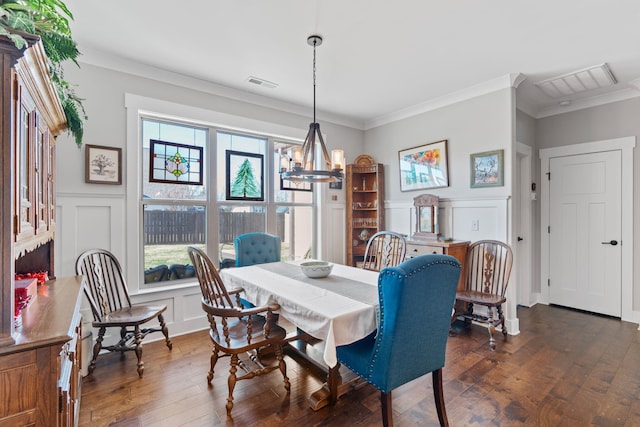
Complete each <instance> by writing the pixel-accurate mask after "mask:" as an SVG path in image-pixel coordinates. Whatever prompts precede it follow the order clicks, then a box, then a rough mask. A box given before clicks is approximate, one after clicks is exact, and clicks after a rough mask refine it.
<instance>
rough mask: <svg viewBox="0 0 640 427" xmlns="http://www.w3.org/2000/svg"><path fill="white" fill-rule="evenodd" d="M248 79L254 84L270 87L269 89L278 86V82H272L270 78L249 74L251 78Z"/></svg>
mask: <svg viewBox="0 0 640 427" xmlns="http://www.w3.org/2000/svg"><path fill="white" fill-rule="evenodd" d="M247 81H248V82H249V83H252V84H254V85H258V86H262V87H268V88H269V89H274V88H276V87H278V84H277V83H273V82H270V81H269V80H265V79H261V78H260V77H253V76H249V78H247Z"/></svg>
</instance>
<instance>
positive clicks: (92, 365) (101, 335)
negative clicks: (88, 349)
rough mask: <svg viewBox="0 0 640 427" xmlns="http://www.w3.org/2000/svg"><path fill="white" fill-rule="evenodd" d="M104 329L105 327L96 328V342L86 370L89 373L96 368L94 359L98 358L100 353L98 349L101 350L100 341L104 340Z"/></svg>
mask: <svg viewBox="0 0 640 427" xmlns="http://www.w3.org/2000/svg"><path fill="white" fill-rule="evenodd" d="M106 330H107V328H100V329H99V330H98V337H97V338H96V343H95V344H94V345H93V357H92V358H91V362H90V363H89V369H88V371H87V372H88V373H89V374H91V373H92V372H93V370H94V369H96V359H97V358H98V354H100V350H102V341H103V340H104V333H105V332H106Z"/></svg>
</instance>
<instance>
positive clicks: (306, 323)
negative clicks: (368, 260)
mask: <svg viewBox="0 0 640 427" xmlns="http://www.w3.org/2000/svg"><path fill="white" fill-rule="evenodd" d="M300 262H302V261H291V262H288V263H283V262H281V263H270V264H259V265H252V266H248V267H239V268H226V269H223V270H221V271H220V274H221V276H222V280H224V283H225V285H226V286H227V288H228V289H233V288H243V289H244V291H245V296H246V299H247V300H248V301H251V302H253V303H254V304H256V305H258V306H261V305H266V304H270V303H274V302H275V303H277V304H279V305H280V311H279V313H280V315H281V316H283V317H285V318H286V319H287V320H289V321H290V322H291V323H293V324H294V325H296V326H297V327H298V328H300V329H302V330H303V331H305V332H306V333H308V334H309V335H312V336H314V337H316V338H319V339H321V340H324V341H325V349H324V355H323V358H324V361H325V362H326V364H327V365H328V366H329V367H333V366H335V365H336V363H337V358H336V346H339V345H345V344H350V343H352V342H355V341H358V340H359V339H362V338H364V337H366V336H367V335H369V334H370V333H371V332H373V331H375V330H376V321H377V315H376V313H377V309H378V287H377V286H378V273H377V272H375V271H368V270H363V269H360V268H355V267H348V266H344V265H339V264H335V265H334V266H333V271H332V272H331V275H330V276H329V277H326V278H323V279H309V278H307V277H306V276H305V275H304V274H303V273H302V271H301V270H300V269H299V268H298V267H297V264H299V263H300ZM349 286H351V288H348V287H349ZM332 288H335V289H333V290H332Z"/></svg>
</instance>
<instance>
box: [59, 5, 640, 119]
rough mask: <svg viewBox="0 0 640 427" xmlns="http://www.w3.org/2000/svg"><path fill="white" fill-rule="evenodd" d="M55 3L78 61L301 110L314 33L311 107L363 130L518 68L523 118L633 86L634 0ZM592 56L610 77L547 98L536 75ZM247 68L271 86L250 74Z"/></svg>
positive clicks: (628, 91) (306, 99) (638, 10)
mask: <svg viewBox="0 0 640 427" xmlns="http://www.w3.org/2000/svg"><path fill="white" fill-rule="evenodd" d="M65 3H66V5H67V6H68V7H69V9H70V10H71V11H72V13H73V14H74V18H75V19H74V21H73V22H72V23H71V29H72V32H73V36H74V38H75V39H76V40H77V42H78V45H79V48H80V51H81V52H82V53H83V56H82V57H81V58H80V62H81V63H82V62H86V63H95V64H100V65H103V66H108V67H110V66H113V67H114V68H116V69H122V70H124V71H129V72H145V73H147V74H148V73H149V71H150V70H153V71H155V72H158V73H161V74H162V73H164V74H162V75H164V76H165V77H166V75H167V73H166V72H164V71H170V72H173V73H177V74H178V75H180V76H178V77H181V78H186V79H189V81H191V82H198V81H200V82H201V83H202V84H203V87H204V86H206V87H207V88H209V89H208V90H212V89H211V88H215V90H214V91H216V90H217V91H219V92H220V93H223V94H226V95H227V96H234V97H236V96H237V97H241V98H242V97H244V98H245V99H250V100H254V101H255V102H258V103H263V104H267V105H268V104H272V105H273V106H275V107H276V108H282V109H285V110H290V111H297V112H299V113H301V114H305V115H307V114H311V106H312V102H313V86H312V84H313V83H312V60H313V49H312V48H311V47H310V46H309V45H308V44H307V37H308V36H309V35H311V34H319V35H321V36H322V37H323V38H324V42H323V44H322V45H321V46H320V47H318V48H317V109H318V111H319V113H318V115H319V117H321V118H322V115H323V114H324V115H325V116H326V117H328V116H333V117H339V118H340V119H341V120H342V121H343V122H345V123H349V124H351V125H353V126H355V127H358V128H362V129H367V128H370V127H373V126H375V125H376V124H380V123H383V122H385V120H386V121H388V120H390V118H392V117H398V115H399V114H400V115H401V114H407V115H410V114H411V112H412V111H418V110H420V109H424V108H428V105H432V104H433V103H437V102H439V101H440V102H441V101H442V100H444V99H449V98H447V97H451V95H452V94H456V93H458V94H460V91H467V92H468V93H473V88H478V87H483V85H485V86H486V85H487V84H488V82H494V83H495V82H504V81H506V80H505V79H506V78H507V77H508V76H511V77H512V78H513V77H514V76H516V75H518V74H519V73H521V74H522V75H523V76H524V77H526V78H525V79H524V81H523V82H522V83H521V84H520V85H519V86H518V90H517V104H518V107H519V108H520V109H522V110H523V111H525V112H527V113H528V114H530V115H532V116H533V117H544V116H546V115H550V114H556V113H558V112H562V111H568V110H570V109H576V108H581V107H583V106H586V105H593V104H594V103H595V104H598V103H605V102H610V101H611V100H617V99H625V98H628V97H632V96H639V95H640V90H639V88H640V49H639V44H638V43H639V42H640V2H639V1H637V0H618V1H615V2H603V1H601V0H564V1H558V0H538V1H535V2H525V1H517V0H457V1H433V0H394V1H393V2H391V1H388V0H349V1H344V0H315V1H313V0H271V1H265V0H226V1H223V0H181V1H179V2H176V1H167V0H135V1H131V0H111V1H108V2H107V1H99V0H66V1H65ZM602 63H607V64H608V66H609V68H610V70H611V72H612V73H613V75H614V76H615V78H616V79H617V84H615V85H612V86H609V87H608V88H600V89H597V90H594V91H588V92H583V93H581V94H577V95H573V96H565V97H561V98H555V99H554V98H551V97H549V96H548V95H546V94H545V93H543V92H542V91H541V90H540V89H539V88H538V87H536V86H535V85H534V83H536V82H539V81H542V80H545V79H548V78H552V77H556V76H560V75H563V74H566V73H570V72H573V71H577V70H580V69H584V68H587V67H590V66H593V65H598V64H602ZM81 65H82V64H81ZM136 70H137V71H136ZM140 70H144V71H140ZM163 70H164V71H163ZM158 75H160V74H158ZM172 76H173V77H176V76H175V75H173V74H172ZM250 76H253V77H257V78H260V79H264V80H267V81H269V82H273V83H276V84H277V86H276V87H275V88H268V87H265V86H258V85H255V84H252V83H249V82H248V81H247V80H248V78H249V77H250ZM194 79H197V80H194ZM478 85H480V86H478ZM505 87H506V86H505ZM80 92H81V91H80ZM453 98H455V96H454V97H453ZM561 101H571V103H570V105H565V106H560V105H559V103H560V102H561ZM565 104H566V103H565Z"/></svg>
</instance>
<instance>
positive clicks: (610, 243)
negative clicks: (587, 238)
mask: <svg viewBox="0 0 640 427" xmlns="http://www.w3.org/2000/svg"><path fill="white" fill-rule="evenodd" d="M602 244H603V245H611V246H615V245H617V244H618V241H617V240H610V241H608V242H602Z"/></svg>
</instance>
